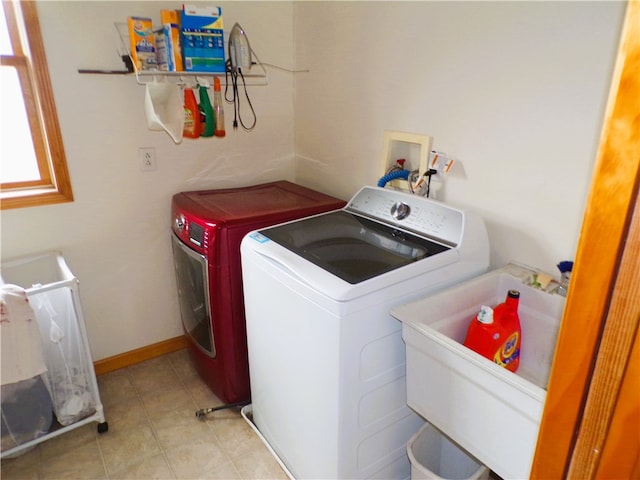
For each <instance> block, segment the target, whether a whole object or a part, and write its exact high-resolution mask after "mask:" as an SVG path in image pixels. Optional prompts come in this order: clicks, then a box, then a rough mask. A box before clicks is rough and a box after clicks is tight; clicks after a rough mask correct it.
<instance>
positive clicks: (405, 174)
mask: <svg viewBox="0 0 640 480" xmlns="http://www.w3.org/2000/svg"><path fill="white" fill-rule="evenodd" d="M409 173H410V172H409V170H394V171H393V172H391V173H387V174H386V175H385V176H384V177H382V178H381V179H380V180H378V186H379V187H384V186H385V185H386V184H387V182H390V181H391V180H398V179H402V180H407V179H408V178H409Z"/></svg>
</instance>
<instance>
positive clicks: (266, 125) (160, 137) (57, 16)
mask: <svg viewBox="0 0 640 480" xmlns="http://www.w3.org/2000/svg"><path fill="white" fill-rule="evenodd" d="M180 5H181V3H180V2H149V1H143V2H122V1H116V2H113V1H110V2H94V1H86V2H79V1H69V2H54V1H45V2H39V3H38V11H39V16H40V22H41V27H42V31H43V36H44V43H45V47H46V53H47V57H48V63H49V69H50V73H51V81H52V84H53V90H54V95H55V100H56V104H57V109H58V115H59V119H60V125H61V129H62V136H63V141H64V146H65V150H66V154H67V161H68V164H69V170H70V175H71V181H72V185H73V190H74V195H75V201H74V202H73V203H68V204H64V205H53V206H46V207H34V208H23V209H17V210H8V211H3V212H2V257H3V258H12V257H15V256H21V255H24V254H31V253H33V252H41V251H46V250H50V249H57V250H61V251H62V252H63V254H64V255H65V257H66V258H67V260H68V262H69V264H70V266H71V269H72V270H73V272H74V273H75V274H76V276H77V277H78V278H79V279H80V293H81V297H82V301H83V306H84V308H83V310H84V314H85V317H86V321H87V329H88V332H89V340H90V344H91V347H92V353H93V356H94V359H96V360H98V359H102V358H105V357H109V356H112V355H116V354H118V353H122V352H126V351H130V350H132V349H135V348H139V347H142V346H145V345H149V344H153V343H155V342H159V341H162V340H166V339H168V338H172V337H175V336H178V335H181V334H182V328H181V325H180V315H179V311H178V304H177V298H176V288H175V281H174V273H173V264H172V259H171V244H170V236H169V235H170V234H169V232H170V230H169V227H170V224H171V223H170V220H171V219H170V218H169V217H170V200H171V195H172V194H174V193H176V192H180V191H183V190H194V189H200V188H221V187H231V186H240V185H247V184H253V183H259V182H262V181H270V180H276V179H280V178H286V179H290V180H292V179H293V175H294V172H293V171H294V168H293V98H292V93H291V92H292V75H291V74H289V73H284V72H281V71H280V70H275V69H272V70H270V71H269V85H268V86H256V87H250V90H249V93H250V97H251V100H252V103H253V105H254V107H255V109H256V112H257V115H258V123H257V126H256V128H255V130H254V131H253V132H251V133H247V132H244V131H242V130H238V131H237V132H234V131H233V130H232V128H231V121H232V118H233V116H232V108H231V106H230V105H228V104H226V105H225V107H226V110H225V113H226V128H227V136H226V137H225V138H224V139H217V138H213V139H198V140H190V139H184V140H183V142H182V144H181V145H175V144H174V143H173V141H172V140H171V138H170V137H169V136H168V135H167V134H166V133H164V132H151V131H149V130H147V127H146V120H145V116H144V95H145V87H144V86H140V85H138V84H137V83H136V79H135V78H134V77H130V76H108V75H103V76H99V75H80V74H78V73H77V69H78V68H117V69H122V68H123V67H124V65H123V64H122V62H121V60H120V58H119V57H118V55H117V53H116V48H117V46H118V43H117V41H116V39H117V35H116V34H115V32H116V30H115V28H114V25H113V22H114V21H126V18H127V16H129V15H147V16H151V17H152V18H154V20H155V21H156V22H159V16H160V9H161V8H180ZM220 5H221V6H222V8H223V15H224V20H225V31H226V32H227V33H228V32H229V31H230V30H231V27H232V26H233V24H234V22H236V21H238V22H239V23H240V24H241V25H242V26H243V27H244V28H245V29H246V31H247V33H248V36H249V40H250V41H251V43H252V46H253V48H254V50H255V51H256V53H257V54H258V55H259V56H260V58H261V60H262V61H264V62H270V63H273V64H277V65H281V66H284V67H287V68H291V67H292V63H293V50H292V35H293V25H292V11H293V7H292V4H291V3H290V2H233V3H226V2H225V3H220ZM138 147H155V150H156V157H157V164H158V169H157V171H155V172H142V171H141V170H140V167H139V163H138V158H137V155H138Z"/></svg>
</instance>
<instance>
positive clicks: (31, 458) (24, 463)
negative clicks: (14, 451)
mask: <svg viewBox="0 0 640 480" xmlns="http://www.w3.org/2000/svg"><path fill="white" fill-rule="evenodd" d="M39 449H40V446H36V447H35V448H34V449H32V450H30V451H28V452H26V453H23V454H22V455H20V456H17V457H14V458H3V459H2V462H1V463H0V465H1V467H2V474H1V475H0V478H2V479H3V480H32V479H33V480H37V479H38V478H39V475H40V473H39V471H40V450H39Z"/></svg>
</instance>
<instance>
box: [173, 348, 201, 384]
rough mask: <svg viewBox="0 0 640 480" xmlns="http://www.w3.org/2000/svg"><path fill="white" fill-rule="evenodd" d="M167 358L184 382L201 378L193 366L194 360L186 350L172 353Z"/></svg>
mask: <svg viewBox="0 0 640 480" xmlns="http://www.w3.org/2000/svg"><path fill="white" fill-rule="evenodd" d="M167 358H168V359H169V361H170V362H171V365H172V366H173V369H174V370H175V371H176V373H177V374H178V376H179V377H180V378H181V379H182V380H183V381H184V380H185V379H187V378H199V377H198V372H197V371H196V367H195V365H194V364H193V359H192V358H191V355H190V353H189V351H188V350H187V349H186V348H185V349H182V350H178V351H177V352H173V353H170V354H169V355H167Z"/></svg>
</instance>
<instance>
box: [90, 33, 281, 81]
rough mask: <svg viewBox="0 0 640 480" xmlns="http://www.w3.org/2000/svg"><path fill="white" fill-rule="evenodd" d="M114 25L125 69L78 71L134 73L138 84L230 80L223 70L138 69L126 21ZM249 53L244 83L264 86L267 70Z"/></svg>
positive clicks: (116, 73) (108, 73) (255, 56)
mask: <svg viewBox="0 0 640 480" xmlns="http://www.w3.org/2000/svg"><path fill="white" fill-rule="evenodd" d="M114 26H115V29H116V32H117V35H118V40H119V47H118V54H119V56H120V58H122V60H123V62H124V65H125V69H124V70H113V69H89V68H79V69H78V73H81V74H97V75H132V76H134V75H135V77H136V81H137V82H138V84H140V85H146V84H147V83H150V82H154V81H158V80H162V81H169V82H173V83H177V84H188V85H194V84H197V83H199V79H201V80H200V83H206V84H209V85H213V77H219V78H220V81H221V83H222V84H223V85H226V83H227V81H229V82H230V79H229V80H227V75H226V73H225V72H197V71H166V70H139V69H137V68H136V64H135V62H134V61H133V58H132V56H131V46H130V38H129V30H128V25H127V23H126V22H114ZM227 47H228V42H227V43H225V51H228V48H227ZM251 53H252V56H253V58H254V59H255V60H254V61H253V62H252V64H251V70H250V71H248V72H245V73H243V77H244V81H245V84H246V86H266V85H268V84H269V82H268V75H267V71H266V69H265V67H264V65H263V64H262V62H261V61H260V59H259V58H258V56H257V55H256V53H255V51H254V50H253V49H251ZM254 67H255V68H258V69H259V71H255V70H254ZM252 70H253V71H252Z"/></svg>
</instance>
